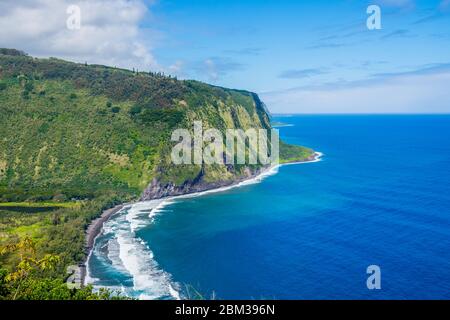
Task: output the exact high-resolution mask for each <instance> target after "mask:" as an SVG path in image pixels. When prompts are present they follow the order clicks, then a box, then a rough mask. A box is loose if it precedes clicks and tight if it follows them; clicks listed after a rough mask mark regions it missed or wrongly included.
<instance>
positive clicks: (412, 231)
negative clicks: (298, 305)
mask: <svg viewBox="0 0 450 320" xmlns="http://www.w3.org/2000/svg"><path fill="white" fill-rule="evenodd" d="M273 121H278V122H280V123H283V124H287V125H288V126H281V127H280V128H279V130H280V135H281V138H282V139H283V140H284V141H286V142H287V143H291V144H297V145H303V146H307V147H310V148H313V149H314V150H315V151H318V152H322V153H323V154H324V157H323V158H322V161H319V162H314V163H305V164H299V165H289V166H281V167H280V168H279V169H278V172H276V173H275V174H271V175H267V176H266V177H265V178H264V179H261V180H260V181H253V182H257V183H246V184H242V185H240V186H239V187H235V188H228V189H227V190H224V191H221V192H214V193H209V192H207V193H204V194H202V195H200V196H190V197H181V198H176V199H170V200H163V201H152V202H147V203H137V204H135V205H133V207H132V208H128V209H124V210H123V211H121V213H119V214H117V215H116V216H114V217H113V218H112V219H110V220H109V221H108V222H106V223H105V225H104V230H103V232H102V234H100V235H99V236H98V237H97V239H96V243H95V246H94V249H93V251H92V254H91V256H90V258H89V261H88V270H89V279H88V280H89V283H92V284H93V285H94V286H95V287H107V288H110V289H113V290H116V291H118V292H122V293H124V294H126V295H130V296H132V297H135V298H141V299H178V298H189V297H190V298H192V297H195V296H201V297H203V298H211V297H214V298H217V299H448V298H450V275H449V273H448V270H449V268H450V253H449V252H448V248H449V247H450V228H449V227H450V215H449V209H448V208H449V205H450V192H449V191H450V188H449V186H448V181H449V180H450V172H449V171H448V167H449V164H450V146H449V144H448V141H449V138H450V130H449V129H450V115H426V116H423V115H290V116H287V115H277V116H274V118H273ZM370 265H377V266H379V267H380V270H381V289H380V290H369V289H368V288H367V285H366V281H367V278H368V277H369V275H368V274H367V272H366V270H367V267H368V266H370Z"/></svg>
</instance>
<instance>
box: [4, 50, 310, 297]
mask: <svg viewBox="0 0 450 320" xmlns="http://www.w3.org/2000/svg"><path fill="white" fill-rule="evenodd" d="M0 114H1V117H0V246H2V247H3V248H8V247H11V246H14V245H16V244H17V243H20V241H22V240H23V239H25V238H27V239H32V241H33V243H34V244H33V246H34V249H33V250H34V253H33V254H35V257H34V258H33V259H35V261H40V259H44V258H45V256H46V255H52V256H57V257H58V264H55V267H54V268H52V270H51V275H49V274H47V271H48V272H50V271H49V270H45V272H44V273H45V274H44V273H42V272H40V271H39V270H38V271H36V272H32V273H31V274H30V277H27V279H25V280H23V281H21V283H22V284H21V285H20V287H21V288H28V285H29V288H32V289H33V290H31V289H30V290H25V289H23V291H22V290H19V291H20V292H19V293H17V294H16V293H14V296H15V297H16V298H23V299H32V298H40V299H44V298H50V299H51V298H55V297H56V296H54V295H52V293H51V292H52V290H56V291H55V292H59V293H58V296H59V297H65V298H74V299H75V298H84V299H90V298H93V297H92V296H91V295H90V294H91V291H90V290H87V291H86V292H84V291H80V292H78V293H77V292H67V291H64V290H65V289H63V288H62V287H63V286H64V285H63V280H64V277H65V276H66V275H65V268H66V267H67V266H68V265H70V264H77V263H79V262H81V261H83V260H84V259H85V252H84V241H85V235H84V232H85V229H86V228H87V226H88V224H89V223H90V222H91V221H92V220H93V219H94V218H96V217H98V216H99V215H100V213H101V212H102V210H104V209H106V208H109V207H112V206H113V205H115V204H117V203H122V202H125V201H129V200H135V199H137V198H138V197H139V196H140V195H141V193H142V191H143V190H144V189H145V188H146V187H147V186H148V185H149V183H150V182H151V181H153V180H154V179H156V180H157V181H161V182H164V183H173V184H174V185H177V186H179V185H183V184H185V183H186V182H193V181H197V180H198V179H200V178H201V179H203V180H204V181H207V182H216V181H221V180H227V181H228V180H230V181H231V180H233V179H235V178H236V177H240V176H242V175H243V174H244V173H245V171H246V169H248V167H246V166H243V165H236V166H229V167H227V168H225V167H224V166H214V165H208V166H207V165H203V166H200V165H199V166H195V165H193V166H175V165H173V164H172V163H171V161H170V152H171V149H172V146H173V145H174V143H173V142H171V141H170V136H171V133H172V131H173V130H174V129H176V128H192V123H193V121H202V122H203V125H204V128H205V129H207V128H211V127H214V128H218V129H219V130H222V131H224V130H225V129H227V128H242V129H244V130H246V129H249V128H266V129H268V128H270V120H269V116H268V113H267V110H266V108H265V106H264V104H263V103H262V102H261V101H260V100H259V98H258V96H257V95H256V94H254V93H251V92H247V91H238V90H231V89H225V88H220V87H215V86H210V85H207V84H204V83H201V82H197V81H178V80H176V79H174V78H172V77H166V76H164V75H162V74H160V73H146V72H133V71H129V70H122V69H117V68H111V67H105V66H99V65H87V64H77V63H72V62H67V61H63V60H59V59H55V58H50V59H36V58H33V57H29V56H28V55H26V54H25V53H23V52H21V51H18V50H14V49H0ZM311 154H312V151H311V150H309V149H306V148H301V147H294V146H288V145H286V144H282V145H281V157H282V161H300V160H303V159H306V158H308V157H309V156H311ZM21 261H23V256H22V255H21V254H20V253H18V252H17V251H15V250H9V251H7V252H6V251H5V252H4V254H3V255H1V256H0V269H1V268H3V269H4V270H5V271H2V272H3V273H2V272H0V291H1V290H6V291H7V293H4V294H2V293H0V297H7V298H11V296H10V295H11V294H12V293H11V292H13V291H14V290H15V289H14V288H15V287H14V286H15V285H16V284H12V283H9V282H8V281H7V280H5V279H9V278H8V274H10V273H13V272H16V271H15V270H17V268H18V266H20V264H21ZM35 267H36V268H37V269H39V264H38V265H37V266H35ZM41 271H42V270H41ZM5 281H6V282H8V283H6V282H5ZM25 284H26V285H25ZM5 288H6V289H5ZM11 290H12V291H11ZM16 291H17V290H16ZM32 292H34V294H32ZM103 298H105V297H103Z"/></svg>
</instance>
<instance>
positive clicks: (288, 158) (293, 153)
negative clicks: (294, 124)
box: [280, 142, 314, 163]
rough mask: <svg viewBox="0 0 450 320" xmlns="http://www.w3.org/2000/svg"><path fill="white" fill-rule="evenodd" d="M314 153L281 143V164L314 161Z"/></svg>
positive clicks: (310, 150) (307, 149)
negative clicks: (306, 160)
mask: <svg viewBox="0 0 450 320" xmlns="http://www.w3.org/2000/svg"><path fill="white" fill-rule="evenodd" d="M313 157H314V151H313V150H312V149H309V148H305V147H300V146H295V145H291V144H287V143H284V142H280V163H289V162H300V161H305V159H308V160H312V158H313Z"/></svg>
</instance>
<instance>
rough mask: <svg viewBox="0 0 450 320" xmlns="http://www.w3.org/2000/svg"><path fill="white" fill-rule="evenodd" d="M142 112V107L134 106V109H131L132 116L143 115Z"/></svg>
mask: <svg viewBox="0 0 450 320" xmlns="http://www.w3.org/2000/svg"><path fill="white" fill-rule="evenodd" d="M141 111H142V107H141V106H133V107H131V109H130V114H131V115H132V116H135V115H137V114H139V113H141Z"/></svg>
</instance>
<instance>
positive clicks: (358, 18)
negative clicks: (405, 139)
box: [0, 0, 450, 113]
mask: <svg viewBox="0 0 450 320" xmlns="http://www.w3.org/2000/svg"><path fill="white" fill-rule="evenodd" d="M5 1H6V2H7V3H9V6H17V4H15V2H14V1H12V0H5ZM26 2H33V1H32V0H26ZM34 2H35V3H37V2H46V3H47V5H48V7H49V8H51V7H52V5H53V6H54V4H52V3H54V1H52V0H36V1H34ZM63 2H64V1H63ZM70 2H71V3H77V1H70ZM78 3H79V4H80V7H81V8H82V14H83V13H84V12H87V13H86V14H85V16H84V17H85V19H84V20H83V15H82V21H84V22H85V26H86V27H85V28H84V29H83V28H82V29H81V31H80V34H78V35H77V34H76V33H73V32H72V33H67V32H66V31H64V32H65V33H64V34H63V33H62V31H58V32H56V31H55V39H54V40H52V38H51V37H50V38H49V37H48V34H49V31H48V30H44V31H46V33H43V34H42V38H39V35H37V36H36V35H35V37H34V38H33V41H26V42H25V41H22V42H21V43H27V45H25V48H21V49H24V50H27V51H28V52H29V53H30V54H34V55H37V56H50V55H56V56H62V57H65V58H68V59H71V60H76V61H85V60H88V61H89V62H100V63H105V64H114V65H119V66H125V67H137V68H140V69H141V70H146V69H152V70H163V71H165V72H166V73H171V74H174V75H177V76H178V77H179V78H189V79H198V80H201V81H205V82H208V83H212V84H216V85H220V86H225V87H231V88H240V89H247V90H251V91H255V92H257V93H259V94H260V95H261V97H262V98H263V99H264V100H265V101H266V103H267V104H268V107H269V109H270V110H272V111H273V112H284V113H349V112H350V113H386V112H393V113H448V112H450V93H449V92H447V91H450V90H447V89H446V87H447V86H446V85H447V83H448V81H449V80H450V0H430V1H420V0H378V1H375V0H374V1H364V0H363V1H361V0H360V1H357V0H340V1H339V0H335V1H332V0H328V1H325V0H315V1H301V0H296V1H289V0H284V1H263V0H259V1H255V0H245V1H243V0H241V1H235V0H227V1H218V0H216V1H207V0H194V1H186V0H184V1H176V0H167V1H166V0H159V1H143V0H142V1H141V0H131V1H127V0H111V1H104V0H91V2H90V4H89V5H90V6H91V8H87V7H86V6H87V2H86V1H79V2H78ZM92 3H94V4H96V5H97V6H96V7H92V6H93V4H92ZM370 4H377V5H379V6H380V8H381V21H382V29H381V30H368V28H367V27H366V20H367V17H368V14H367V13H366V9H367V7H368V5H370ZM102 6H105V10H102ZM85 8H86V9H85ZM0 9H1V8H0ZM52 9H53V10H52V12H55V8H54V7H53V8H52ZM83 9H85V10H83ZM97 11H98V12H100V11H102V12H109V14H108V15H106V13H102V14H103V15H101V14H100V13H97ZM20 12H24V10H23V8H22V11H19V13H17V15H18V19H19V18H21V17H20V14H21V13H20ZM96 14H97V15H96ZM111 16H112V17H111ZM115 16H116V17H115ZM117 16H120V18H117ZM62 18H65V17H64V16H62ZM108 19H109V20H108ZM118 20H119V22H120V23H119V22H117V21H118ZM108 21H109V22H110V23H111V24H115V27H114V28H115V29H114V28H113V27H111V26H109V27H108V25H107V23H108ZM43 23H47V22H45V21H43ZM55 26H60V23H59V22H58V21H56V20H55ZM0 27H2V25H1V16H0ZM49 28H50V27H49ZM49 28H48V29H49ZM43 29H45V28H43ZM83 30H85V33H82V32H83ZM86 30H90V32H87V31H86ZM14 32H16V33H17V31H16V30H11V31H9V34H6V31H5V33H4V35H3V36H4V37H6V38H7V39H6V41H5V42H6V43H8V42H10V43H12V44H11V45H14V46H15V47H17V44H16V43H15V42H14V41H13V39H12V37H13V36H14ZM11 33H12V34H11ZM56 34H58V35H56ZM109 34H111V36H110V38H108V35H109ZM44 35H45V36H44ZM0 36H2V34H1V31H0ZM20 36H22V35H15V39H16V40H17V39H20ZM23 36H26V30H25V31H23ZM64 37H65V38H68V39H70V40H67V39H66V40H65V41H62V40H61V38H64ZM36 39H37V40H36ZM58 41H59V42H62V43H64V45H59V42H58ZM49 42H50V43H49ZM103 48H108V50H107V51H102V49H103ZM127 48H129V50H127Z"/></svg>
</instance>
